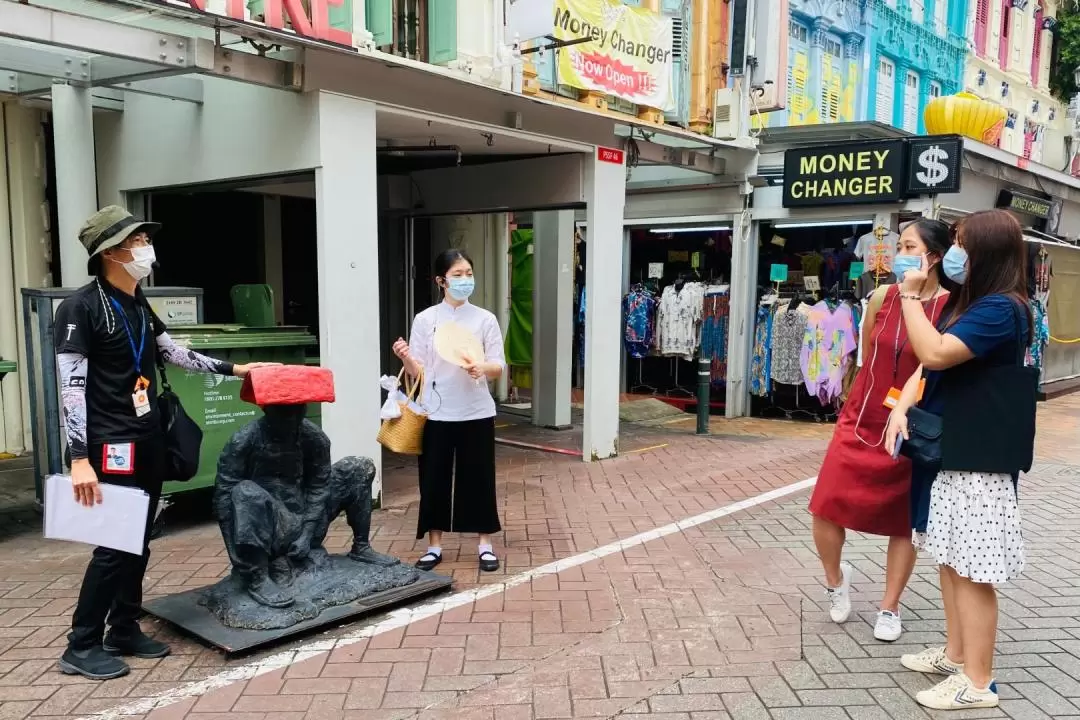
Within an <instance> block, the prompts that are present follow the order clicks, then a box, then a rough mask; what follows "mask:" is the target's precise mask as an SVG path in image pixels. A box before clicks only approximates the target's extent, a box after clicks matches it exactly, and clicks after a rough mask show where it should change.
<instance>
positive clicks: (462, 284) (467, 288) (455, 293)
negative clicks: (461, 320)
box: [446, 277, 476, 301]
mask: <svg viewBox="0 0 1080 720" xmlns="http://www.w3.org/2000/svg"><path fill="white" fill-rule="evenodd" d="M475 287H476V280H474V279H473V278H471V277H451V278H446V291H447V292H448V293H450V297H452V298H454V299H455V300H461V301H464V300H468V299H469V296H470V295H472V293H473V289H474V288H475Z"/></svg>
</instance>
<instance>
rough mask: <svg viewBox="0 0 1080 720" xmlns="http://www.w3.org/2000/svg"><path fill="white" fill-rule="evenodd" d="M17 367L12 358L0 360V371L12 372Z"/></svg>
mask: <svg viewBox="0 0 1080 720" xmlns="http://www.w3.org/2000/svg"><path fill="white" fill-rule="evenodd" d="M18 369H19V366H18V364H17V363H16V362H15V361H14V360H0V373H13V372H15V371H16V370H18Z"/></svg>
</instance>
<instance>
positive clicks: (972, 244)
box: [886, 210, 1031, 710]
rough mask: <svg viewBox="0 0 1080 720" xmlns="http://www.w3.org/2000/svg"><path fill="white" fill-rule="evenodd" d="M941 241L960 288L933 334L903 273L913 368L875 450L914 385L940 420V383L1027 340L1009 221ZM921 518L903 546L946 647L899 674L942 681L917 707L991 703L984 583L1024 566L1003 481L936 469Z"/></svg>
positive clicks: (995, 220) (1014, 353)
mask: <svg viewBox="0 0 1080 720" xmlns="http://www.w3.org/2000/svg"><path fill="white" fill-rule="evenodd" d="M953 235H954V241H953V246H952V247H951V248H950V249H949V251H948V252H947V253H946V254H945V257H944V259H943V260H942V269H943V270H944V272H945V274H946V275H947V276H948V277H949V278H950V279H951V280H953V281H954V282H956V283H957V284H959V285H960V289H959V290H957V291H955V292H953V293H952V296H951V299H950V303H949V305H950V307H947V308H946V310H945V313H944V314H943V317H944V320H943V322H942V323H940V329H939V327H935V326H934V325H933V324H932V323H931V322H930V321H929V320H928V319H927V318H926V315H925V313H924V312H923V310H922V305H921V303H920V302H919V289H920V288H921V286H922V283H923V282H924V281H925V278H926V267H925V264H924V267H923V268H921V269H920V270H909V271H908V272H907V273H905V275H904V278H903V281H902V285H901V289H900V291H901V298H902V302H903V305H902V307H903V312H904V321H905V324H906V326H907V331H908V338H909V340H910V342H911V345H912V347H913V348H914V350H915V354H916V355H917V356H918V358H919V361H920V363H921V366H920V367H919V369H918V370H917V371H916V372H915V373H914V374H913V375H912V376H911V378H910V379H909V380H908V382H907V383H906V385H905V386H904V390H903V393H902V394H901V399H900V402H899V403H898V405H897V407H896V408H895V409H894V410H893V412H892V414H891V417H890V419H889V426H888V430H887V435H886V447H887V448H890V449H891V448H893V447H895V443H896V438H897V436H898V435H902V436H903V437H904V438H905V439H907V438H908V437H909V435H908V425H907V413H908V409H909V408H911V407H912V406H914V405H915V404H916V398H917V397H918V395H919V386H920V384H921V383H922V382H923V381H924V380H925V386H924V390H923V399H922V401H921V403H920V404H919V407H920V408H921V409H922V410H925V411H927V412H930V413H933V414H935V415H939V416H940V415H942V414H943V411H944V409H945V397H944V395H945V391H946V390H947V389H948V388H949V385H950V384H951V383H957V382H958V380H959V379H962V378H964V377H965V376H967V378H968V379H970V378H972V377H974V373H976V372H979V371H980V370H983V369H985V368H987V367H995V366H1007V365H1011V364H1016V363H1017V361H1018V358H1019V359H1021V360H1022V357H1023V348H1024V347H1025V346H1026V344H1027V339H1028V337H1029V328H1030V327H1031V319H1030V317H1029V314H1028V312H1029V311H1028V305H1027V298H1026V293H1027V286H1026V282H1025V276H1026V273H1025V263H1026V252H1025V249H1024V239H1023V233H1022V230H1021V228H1020V224H1019V222H1017V220H1016V218H1015V217H1013V216H1012V215H1011V214H1010V213H1008V212H1007V211H1004V210H989V211H985V212H979V213H974V214H972V215H970V216H968V217H967V218H965V219H963V220H961V221H960V222H959V223H957V225H956V226H955V227H954V231H953ZM972 361H976V362H974V363H972ZM966 363H972V364H970V365H966ZM924 370H925V373H924ZM990 391H991V392H992V391H993V389H992V388H991V389H990ZM964 431H965V429H964V428H962V427H960V428H955V429H953V430H951V432H954V433H955V434H958V435H961V436H962V435H963V433H964ZM973 441H974V442H977V439H973ZM928 511H929V518H928V521H927V525H926V533H925V535H923V534H921V533H920V534H917V536H916V538H915V542H916V545H919V544H922V546H923V547H924V549H925V551H926V552H927V553H928V554H930V555H931V556H932V557H933V558H934V559H935V560H936V561H937V563H938V566H939V572H940V579H941V593H942V598H943V600H944V605H945V625H946V634H947V644H946V646H945V647H940V648H930V649H928V650H925V651H923V652H921V653H917V654H912V655H904V656H903V657H902V658H901V662H902V663H903V665H904V666H905V667H907V668H909V669H911V670H915V671H918V672H925V673H937V674H943V675H946V676H947V677H946V679H945V680H944V681H943V682H941V683H940V684H938V685H937V686H935V687H933V688H931V689H929V690H925V691H923V692H921V693H919V694H918V695H917V696H916V700H917V701H918V702H919V703H920V704H922V705H924V706H926V707H929V708H934V709H939V710H951V709H970V708H981V707H996V706H997V704H998V695H997V686H996V685H995V683H994V680H993V674H992V672H993V671H992V663H993V655H994V638H995V635H996V633H997V591H996V589H995V587H994V586H995V585H996V584H998V583H1003V582H1006V581H1008V580H1010V579H1012V578H1014V577H1016V576H1017V575H1019V574H1020V572H1021V571H1022V569H1023V566H1024V541H1023V536H1022V534H1021V530H1020V513H1019V508H1018V506H1017V501H1016V487H1015V476H1014V475H1013V474H1011V473H987V472H956V471H942V472H939V473H938V474H937V476H936V478H935V479H934V480H933V484H932V485H931V487H930V492H929V508H928Z"/></svg>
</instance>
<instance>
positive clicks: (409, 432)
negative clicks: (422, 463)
mask: <svg viewBox="0 0 1080 720" xmlns="http://www.w3.org/2000/svg"><path fill="white" fill-rule="evenodd" d="M404 374H405V368H402V369H401V372H399V373H398V383H399V384H400V383H401V377H402V375H404ZM423 396H424V371H423V370H421V371H420V374H419V375H418V376H417V377H415V378H412V379H406V381H405V397H407V398H408V399H409V400H410V401H413V402H415V403H416V404H417V405H421V404H422V400H423ZM400 406H401V417H396V418H391V419H389V420H383V421H382V427H380V428H379V437H378V441H379V444H380V445H382V446H383V447H384V448H386V449H387V450H389V451H391V452H396V453H398V454H399V455H419V454H420V450H421V448H422V447H423V440H424V423H426V422H427V414H426V413H418V412H416V411H415V410H413V409H412V408H410V407H409V403H407V402H403V403H400Z"/></svg>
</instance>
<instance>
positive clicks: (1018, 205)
mask: <svg viewBox="0 0 1080 720" xmlns="http://www.w3.org/2000/svg"><path fill="white" fill-rule="evenodd" d="M997 206H998V207H999V208H1004V209H1006V210H1012V211H1013V212H1018V213H1023V214H1024V215H1031V216H1033V217H1037V218H1039V219H1040V220H1046V219H1047V218H1049V217H1050V213H1051V212H1052V210H1053V206H1054V201H1053V200H1048V199H1046V198H1041V197H1036V196H1034V195H1028V194H1027V193H1022V192H1017V191H1016V190H1002V191H1001V192H1000V193H998V201H997Z"/></svg>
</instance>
